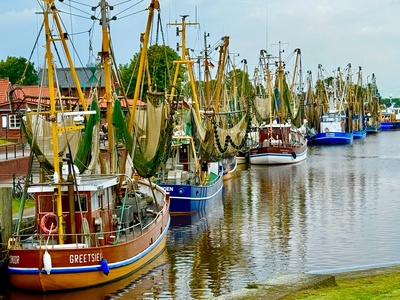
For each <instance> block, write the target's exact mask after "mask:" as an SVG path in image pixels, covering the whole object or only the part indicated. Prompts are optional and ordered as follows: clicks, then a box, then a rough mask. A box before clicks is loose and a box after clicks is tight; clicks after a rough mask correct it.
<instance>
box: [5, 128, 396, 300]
mask: <svg viewBox="0 0 400 300" xmlns="http://www.w3.org/2000/svg"><path fill="white" fill-rule="evenodd" d="M399 171H400V132H381V133H380V134H378V135H375V136H374V135H372V136H370V135H369V136H367V138H366V139H364V140H356V141H354V144H353V145H346V146H324V147H321V146H318V147H316V146H312V147H309V152H308V158H307V160H306V161H304V162H302V163H300V164H298V165H287V166H270V167H266V166H263V167H261V166H260V167H256V166H251V168H250V169H242V170H240V171H239V172H238V173H237V175H236V177H235V178H232V179H231V180H229V181H227V182H225V183H224V185H225V190H224V194H223V197H222V199H215V200H214V201H213V203H212V204H211V205H210V207H209V209H208V210H207V211H206V212H203V213H202V214H197V215H195V216H192V217H191V218H190V219H187V218H186V219H185V218H180V219H173V220H172V221H173V226H172V227H171V229H170V231H169V240H168V246H167V249H166V251H165V252H164V253H163V254H162V255H161V256H160V257H158V258H157V259H156V260H155V261H154V262H153V263H152V265H150V266H148V267H146V268H145V269H144V270H143V271H142V272H141V273H140V274H138V275H136V276H135V277H130V278H127V279H126V280H124V281H121V282H118V283H115V284H111V285H107V286H104V287H101V288H97V289H89V290H85V291H80V292H73V293H64V294H55V295H46V296H42V295H30V296H29V299H53V298H54V299H57V300H62V299H63V298H65V299H71V298H72V299H74V298H80V299H85V298H87V299H209V298H211V297H214V296H219V295H222V294H226V293H228V292H230V291H233V290H236V289H240V288H242V287H245V286H246V285H247V284H248V283H252V282H255V281H262V280H265V279H267V278H269V277H271V276H275V275H278V274H284V273H293V272H306V271H313V272H315V271H317V272H322V273H323V272H329V271H332V269H334V270H335V271H337V270H348V269H353V268H365V267H369V266H375V265H385V264H394V263H398V262H399V261H400V254H399V253H400V251H399V249H400V230H399V228H400V197H399V191H400V184H399V183H400V180H399V176H398V174H399ZM50 276H51V275H50ZM5 294H6V295H5V296H4V297H5V298H6V299H26V297H27V295H26V294H23V293H17V292H15V291H13V290H8V291H7V292H5ZM0 298H1V295H0Z"/></svg>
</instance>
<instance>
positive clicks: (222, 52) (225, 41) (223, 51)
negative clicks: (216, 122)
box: [215, 36, 229, 112]
mask: <svg viewBox="0 0 400 300" xmlns="http://www.w3.org/2000/svg"><path fill="white" fill-rule="evenodd" d="M222 40H223V43H222V45H221V46H220V50H219V51H220V56H219V60H218V70H217V80H216V81H217V86H216V91H215V112H218V111H219V100H220V98H221V88H222V80H223V76H224V69H225V62H226V56H227V51H228V45H229V36H224V37H223V38H222Z"/></svg>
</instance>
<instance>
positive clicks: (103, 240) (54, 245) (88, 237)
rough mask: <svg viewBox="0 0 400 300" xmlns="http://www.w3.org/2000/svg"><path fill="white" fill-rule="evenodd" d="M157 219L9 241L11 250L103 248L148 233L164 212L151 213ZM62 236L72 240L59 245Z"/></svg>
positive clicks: (28, 235) (37, 235)
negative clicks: (107, 229)
mask: <svg viewBox="0 0 400 300" xmlns="http://www.w3.org/2000/svg"><path fill="white" fill-rule="evenodd" d="M149 213H151V214H153V215H155V217H154V218H153V219H152V221H150V222H148V223H146V225H145V226H141V224H140V223H138V224H134V225H132V226H129V227H123V226H120V227H119V228H118V229H116V230H114V231H109V232H105V231H100V232H94V233H93V232H92V233H73V234H71V233H70V234H62V235H60V234H39V233H35V234H18V235H13V237H12V239H11V240H10V241H9V245H8V246H9V248H12V247H22V248H23V249H35V248H48V249H78V248H89V247H101V246H104V245H107V244H117V243H123V242H128V241H130V240H132V239H134V238H136V237H137V236H139V235H141V234H143V233H145V232H147V231H148V230H149V228H150V226H151V225H152V224H154V223H155V222H157V220H158V218H159V217H161V216H162V214H163V212H162V211H159V212H153V211H151V212H149ZM60 236H62V239H63V240H70V241H74V242H69V243H65V244H59V242H58V241H59V238H60Z"/></svg>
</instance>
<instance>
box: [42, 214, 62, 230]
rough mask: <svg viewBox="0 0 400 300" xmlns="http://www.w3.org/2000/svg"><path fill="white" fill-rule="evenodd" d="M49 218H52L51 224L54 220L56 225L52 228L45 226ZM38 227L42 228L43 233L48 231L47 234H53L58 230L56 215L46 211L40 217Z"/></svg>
mask: <svg viewBox="0 0 400 300" xmlns="http://www.w3.org/2000/svg"><path fill="white" fill-rule="evenodd" d="M49 219H54V221H53V220H52V221H51V224H53V223H54V222H55V224H56V226H54V227H53V228H51V230H50V229H49V228H47V227H46V223H47V221H48V220H49ZM40 228H41V229H42V231H43V232H44V233H48V234H53V233H56V232H57V230H58V221H57V216H56V214H54V213H47V214H45V215H44V216H43V217H42V218H41V219H40Z"/></svg>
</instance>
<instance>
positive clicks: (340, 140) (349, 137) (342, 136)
mask: <svg viewBox="0 0 400 300" xmlns="http://www.w3.org/2000/svg"><path fill="white" fill-rule="evenodd" d="M352 142H353V133H349V132H323V133H317V134H316V135H315V138H314V143H315V144H317V145H340V144H351V143H352Z"/></svg>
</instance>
